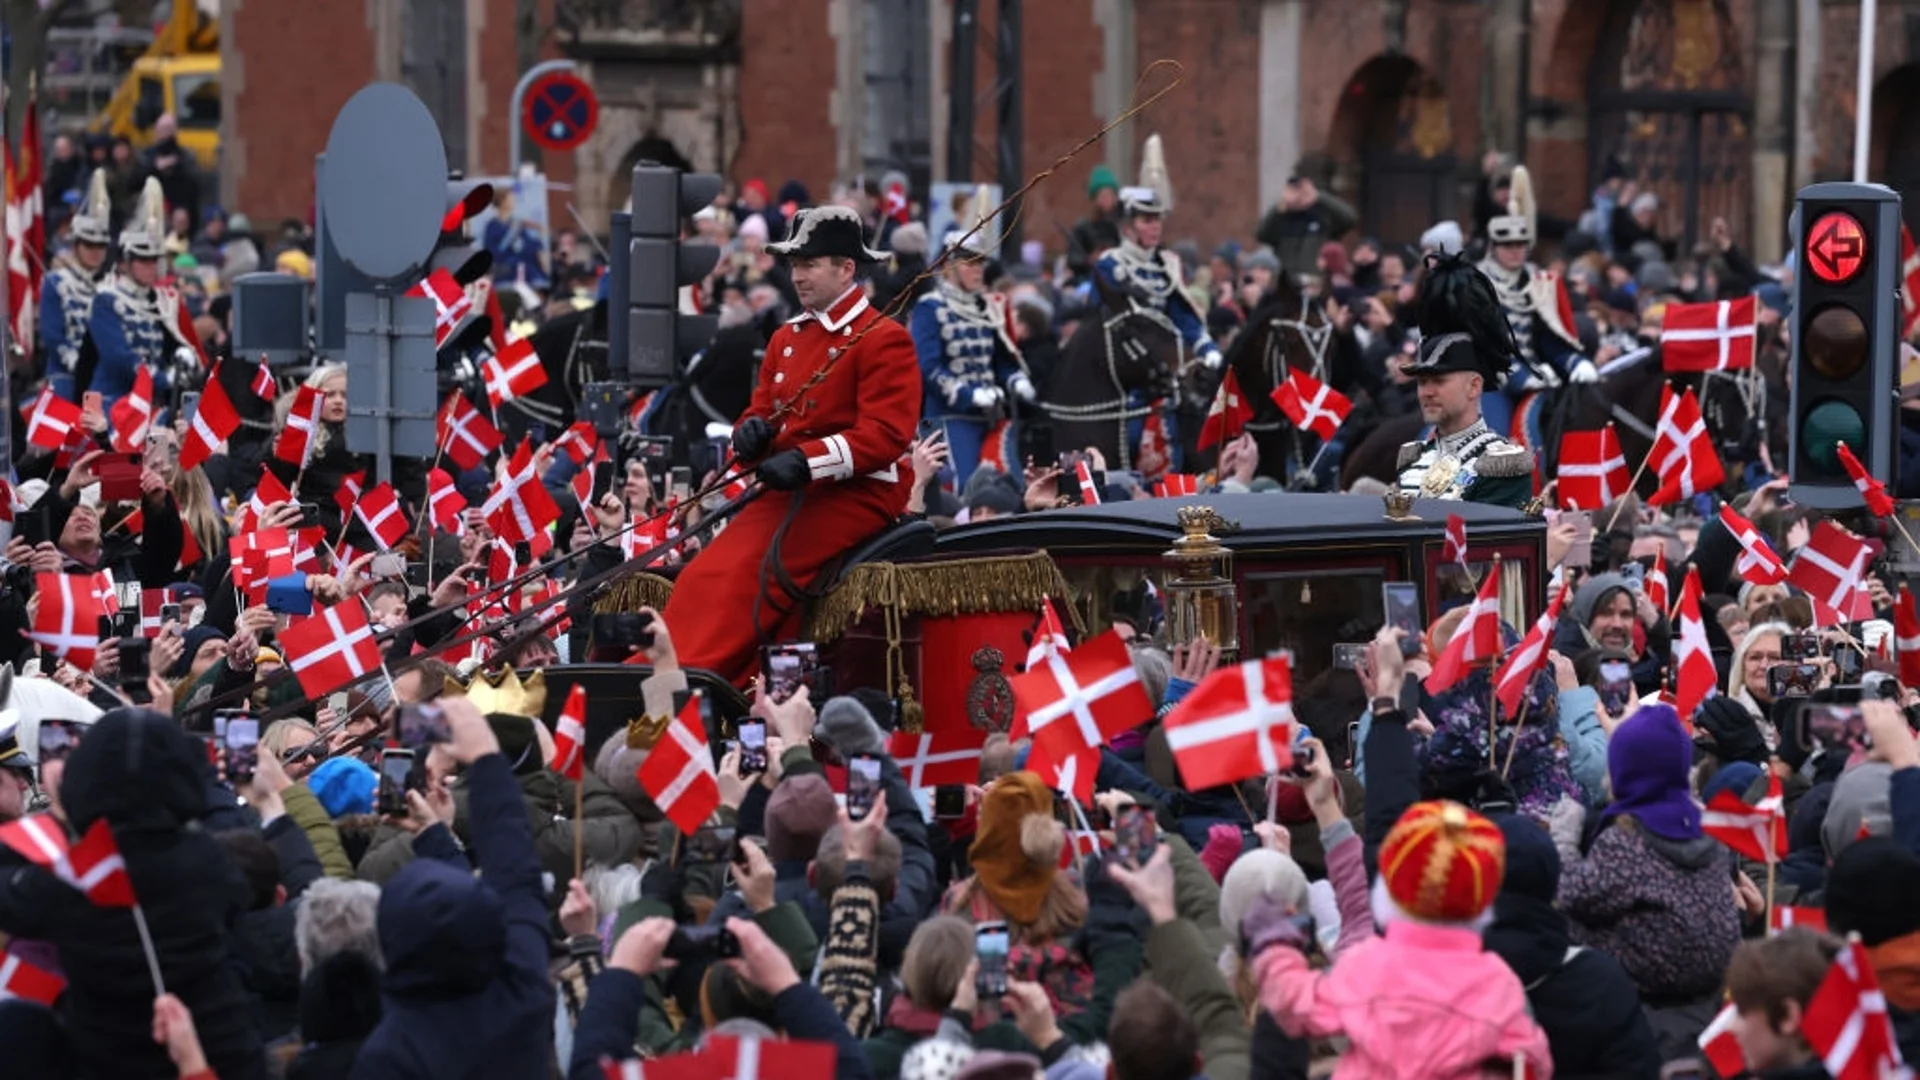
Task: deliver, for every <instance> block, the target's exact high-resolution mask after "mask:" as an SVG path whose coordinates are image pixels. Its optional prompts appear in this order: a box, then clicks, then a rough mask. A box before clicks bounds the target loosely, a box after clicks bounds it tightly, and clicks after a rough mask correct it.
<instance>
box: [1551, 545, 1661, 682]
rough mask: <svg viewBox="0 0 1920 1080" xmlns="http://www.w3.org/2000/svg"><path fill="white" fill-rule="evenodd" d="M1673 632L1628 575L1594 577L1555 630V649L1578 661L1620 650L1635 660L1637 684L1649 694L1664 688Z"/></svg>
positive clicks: (1579, 591) (1580, 590)
mask: <svg viewBox="0 0 1920 1080" xmlns="http://www.w3.org/2000/svg"><path fill="white" fill-rule="evenodd" d="M1671 639H1672V630H1671V628H1670V627H1668V625H1667V620H1666V616H1665V615H1664V614H1663V613H1662V612H1661V611H1660V610H1659V609H1657V608H1656V607H1654V605H1653V602H1652V601H1650V600H1648V599H1647V594H1646V592H1645V590H1643V589H1641V588H1640V584H1639V582H1638V581H1636V580H1634V579H1633V578H1630V577H1628V576H1627V575H1625V574H1613V573H1607V574H1595V575H1594V576H1593V577H1590V578H1588V579H1587V580H1586V581H1584V582H1582V583H1581V585H1580V587H1579V588H1578V589H1576V590H1574V593H1573V602H1572V603H1570V604H1568V605H1567V610H1566V611H1565V612H1564V613H1563V614H1562V615H1561V616H1560V624H1559V625H1558V626H1557V627H1555V628H1554V633H1553V647H1554V648H1555V649H1557V650H1559V651H1560V653H1562V654H1563V655H1565V656H1569V657H1577V656H1578V655H1580V654H1581V653H1584V652H1587V651H1588V650H1590V649H1617V650H1619V651H1621V652H1624V653H1626V654H1627V655H1628V656H1629V657H1630V658H1631V659H1632V662H1633V684H1634V688H1635V690H1636V691H1637V692H1638V693H1641V694H1647V693H1651V692H1653V691H1655V690H1658V689H1659V687H1660V674H1661V667H1662V665H1663V664H1664V663H1665V659H1664V658H1665V657H1666V656H1667V652H1668V645H1669V643H1670V641H1671Z"/></svg>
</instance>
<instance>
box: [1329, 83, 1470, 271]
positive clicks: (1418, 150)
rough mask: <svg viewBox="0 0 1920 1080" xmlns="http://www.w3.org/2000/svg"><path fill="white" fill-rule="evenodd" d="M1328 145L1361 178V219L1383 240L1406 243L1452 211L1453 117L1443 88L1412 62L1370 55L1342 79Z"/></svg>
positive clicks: (1347, 170)
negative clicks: (1346, 78) (1348, 76)
mask: <svg viewBox="0 0 1920 1080" xmlns="http://www.w3.org/2000/svg"><path fill="white" fill-rule="evenodd" d="M1330 144H1331V145H1332V146H1333V147H1335V148H1336V149H1335V154H1336V156H1337V157H1338V159H1339V161H1340V164H1341V166H1342V167H1343V168H1342V171H1345V172H1348V173H1349V174H1350V175H1357V176H1358V177H1359V179H1360V185H1359V186H1360V190H1359V192H1358V196H1359V198H1358V203H1359V207H1358V209H1359V211H1360V220H1362V221H1364V222H1366V223H1367V228H1368V229H1369V230H1370V231H1371V232H1372V233H1373V234H1374V235H1375V236H1378V237H1379V238H1380V239H1382V240H1384V241H1386V242H1388V243H1412V242H1413V241H1415V240H1417V239H1418V238H1419V236H1420V234H1421V233H1422V232H1424V231H1425V230H1426V229H1427V228H1428V227H1429V226H1431V225H1432V224H1433V223H1434V222H1436V221H1441V220H1444V219H1446V218H1450V217H1453V216H1454V201H1455V190H1454V178H1455V172H1456V161H1455V158H1454V155H1453V124H1452V121H1451V119H1450V117H1449V116H1448V113H1447V97H1446V91H1445V89H1444V88H1443V87H1441V85H1440V83H1439V81H1438V80H1436V79H1435V78H1434V77H1433V75H1432V74H1431V73H1430V72H1428V71H1427V70H1426V69H1425V68H1424V67H1422V66H1421V65H1420V64H1419V62H1418V61H1415V60H1413V59H1412V58H1411V57H1408V56H1405V55H1393V56H1389V55H1381V56H1375V57H1373V58H1372V59H1370V60H1368V61H1367V62H1365V63H1363V64H1361V65H1360V67H1359V68H1358V69H1357V70H1355V72H1354V73H1353V77H1352V78H1350V79H1348V80H1347V85H1346V89H1345V91H1344V92H1343V93H1342V94H1341V96H1340V104H1339V106H1338V107H1337V108H1336V109H1335V111H1334V117H1333V131H1332V138H1331V140H1330Z"/></svg>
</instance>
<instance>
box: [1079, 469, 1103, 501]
mask: <svg viewBox="0 0 1920 1080" xmlns="http://www.w3.org/2000/svg"><path fill="white" fill-rule="evenodd" d="M1073 475H1074V478H1075V479H1077V480H1079V481H1080V503H1081V505H1083V506H1099V505H1100V488H1099V486H1098V485H1096V484H1095V483H1094V482H1093V467H1092V466H1091V465H1088V464H1087V463H1086V462H1085V461H1084V460H1083V461H1077V462H1074V465H1073Z"/></svg>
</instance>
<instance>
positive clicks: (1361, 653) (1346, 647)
mask: <svg viewBox="0 0 1920 1080" xmlns="http://www.w3.org/2000/svg"><path fill="white" fill-rule="evenodd" d="M1370 648H1372V646H1371V645H1369V644H1368V643H1367V642H1364V641H1343V642H1341V643H1339V644H1337V645H1335V646H1334V647H1333V666H1334V669H1335V670H1337V671H1358V670H1360V668H1361V667H1362V666H1364V665H1365V664H1366V662H1367V650H1368V649H1370Z"/></svg>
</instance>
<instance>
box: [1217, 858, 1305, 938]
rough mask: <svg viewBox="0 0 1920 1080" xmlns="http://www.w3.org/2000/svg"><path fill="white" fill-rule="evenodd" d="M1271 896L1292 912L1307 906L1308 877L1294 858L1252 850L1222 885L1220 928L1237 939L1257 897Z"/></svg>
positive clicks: (1233, 868)
mask: <svg viewBox="0 0 1920 1080" xmlns="http://www.w3.org/2000/svg"><path fill="white" fill-rule="evenodd" d="M1262 895H1264V896H1271V897H1273V898H1274V899H1276V900H1279V901H1280V902H1281V903H1283V904H1285V905H1286V906H1287V908H1288V910H1291V911H1303V910H1305V909H1306V906H1307V875H1306V872H1305V871H1303V870H1301V869H1300V864H1299V863H1296V862H1294V861H1293V857H1292V856H1290V855H1283V854H1281V853H1280V852H1278V851H1273V850H1271V849H1269V848H1259V849H1257V850H1254V851H1249V852H1247V853H1246V854H1245V855H1242V856H1240V857H1239V858H1238V859H1236V860H1234V863H1233V865H1232V866H1230V867H1228V868H1227V876H1226V877H1225V878H1224V879H1222V880H1221V882H1220V925H1221V926H1222V927H1224V928H1225V929H1226V931H1227V933H1228V934H1230V935H1233V936H1235V937H1237V936H1238V935H1239V933H1240V920H1241V919H1243V918H1245V917H1246V914H1247V910H1248V909H1249V908H1251V907H1253V901H1254V898H1255V897H1257V896H1262Z"/></svg>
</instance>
